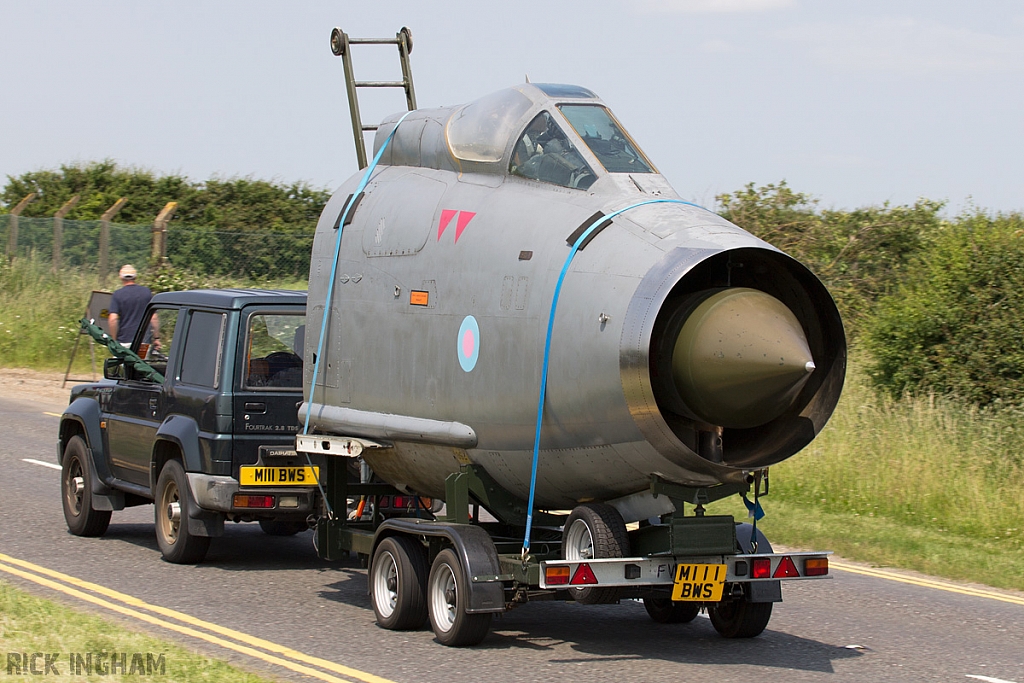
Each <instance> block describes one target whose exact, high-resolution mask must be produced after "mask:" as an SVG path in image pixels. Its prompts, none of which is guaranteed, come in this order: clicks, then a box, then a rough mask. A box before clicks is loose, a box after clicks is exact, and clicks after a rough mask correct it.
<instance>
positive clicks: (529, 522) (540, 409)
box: [522, 199, 707, 560]
mask: <svg viewBox="0 0 1024 683" xmlns="http://www.w3.org/2000/svg"><path fill="white" fill-rule="evenodd" d="M648 204H685V205H687V206H694V207H697V208H698V209H704V207H703V206H700V205H699V204H694V203H693V202H686V201H683V200H682V199H648V200H646V201H642V202H637V203H636V204H631V205H629V206H627V207H626V208H624V209H619V210H618V211H614V212H612V213H610V214H608V215H607V216H599V217H597V218H595V219H594V220H593V221H592V222H591V224H590V226H589V227H588V228H587V229H586V230H584V231H583V234H581V235H580V236H579V237H578V238H577V239H576V242H575V243H573V245H572V249H571V250H570V251H569V256H568V257H566V259H565V265H563V266H562V272H561V273H559V275H558V282H557V283H556V284H555V294H554V296H553V297H552V299H551V313H550V315H549V316H548V331H547V336H546V337H545V339H544V365H543V367H542V370H541V376H540V398H539V399H538V400H537V429H536V432H535V434H534V438H533V465H532V466H531V469H530V500H529V503H528V504H527V508H526V510H527V512H526V536H525V537H524V538H523V555H522V556H523V560H525V559H526V557H527V555H528V554H529V552H530V532H531V530H532V528H533V502H534V496H535V494H536V492H537V466H538V463H539V460H540V428H541V423H542V421H543V419H544V397H545V396H546V394H547V385H548V360H549V359H550V355H551V331H552V330H553V329H554V327H555V311H556V310H557V308H558V296H559V294H561V292H562V281H563V280H565V275H566V273H568V272H569V265H570V264H571V263H572V260H573V258H575V256H576V252H578V251H579V250H580V245H582V244H583V243H584V242H586V240H587V238H588V237H589V236H590V234H591V233H592V232H594V230H595V229H596V228H597V226H599V225H600V224H602V223H604V222H606V221H610V220H612V219H613V218H615V217H616V216H618V215H619V214H621V213H625V212H626V211H629V210H630V209H635V208H637V207H640V206H646V205H648ZM704 210H705V211H707V209H704Z"/></svg>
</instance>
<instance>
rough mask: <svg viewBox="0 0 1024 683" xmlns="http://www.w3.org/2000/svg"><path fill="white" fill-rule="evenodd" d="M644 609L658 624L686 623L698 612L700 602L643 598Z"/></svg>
mask: <svg viewBox="0 0 1024 683" xmlns="http://www.w3.org/2000/svg"><path fill="white" fill-rule="evenodd" d="M644 609H646V610H647V614H649V615H650V617H651V619H654V620H655V621H656V622H658V623H659V624H688V623H690V622H691V621H693V620H694V619H696V618H697V615H698V614H699V613H700V603H699V602H677V601H674V600H672V599H671V598H644Z"/></svg>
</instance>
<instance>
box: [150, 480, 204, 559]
mask: <svg viewBox="0 0 1024 683" xmlns="http://www.w3.org/2000/svg"><path fill="white" fill-rule="evenodd" d="M190 505H192V502H191V501H190V500H189V494H188V481H187V480H186V479H185V469H184V468H183V467H182V466H181V463H180V462H178V461H177V460H168V461H167V464H166V465H164V468H163V469H162V470H160V476H159V478H157V480H156V502H155V508H156V512H155V517H156V542H157V545H158V546H160V554H161V555H163V557H164V559H165V560H167V561H168V562H173V563H174V564H196V563H197V562H202V560H203V558H204V557H206V551H207V550H209V548H210V539H209V537H207V536H193V535H192V534H191V533H189V530H188V511H189V506H190Z"/></svg>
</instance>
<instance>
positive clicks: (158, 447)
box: [149, 415, 203, 491]
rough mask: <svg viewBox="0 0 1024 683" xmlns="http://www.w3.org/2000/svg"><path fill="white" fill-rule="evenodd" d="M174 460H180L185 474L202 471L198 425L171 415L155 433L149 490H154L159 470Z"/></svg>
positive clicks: (189, 419)
mask: <svg viewBox="0 0 1024 683" xmlns="http://www.w3.org/2000/svg"><path fill="white" fill-rule="evenodd" d="M175 458H177V459H178V460H181V465H182V467H184V468H185V471H186V472H201V471H202V469H203V468H202V457H201V454H200V450H199V424H198V423H197V422H196V421H195V420H193V419H192V418H190V417H185V416H184V415H171V416H170V417H168V418H167V419H166V420H164V422H163V424H161V425H160V428H159V429H157V431H156V440H155V441H154V443H153V457H152V461H151V464H150V472H149V481H150V489H151V490H154V491H155V490H156V480H157V478H158V477H159V476H160V470H161V469H163V466H164V465H165V464H166V463H167V461H168V460H172V459H175Z"/></svg>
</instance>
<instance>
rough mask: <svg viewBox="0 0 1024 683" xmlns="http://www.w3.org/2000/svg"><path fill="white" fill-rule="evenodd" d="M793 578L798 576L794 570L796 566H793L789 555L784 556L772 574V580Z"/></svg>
mask: <svg viewBox="0 0 1024 683" xmlns="http://www.w3.org/2000/svg"><path fill="white" fill-rule="evenodd" d="M793 576H800V572H798V571H797V570H796V565H795V564H793V560H792V558H790V556H789V555H785V556H783V558H782V562H779V568H778V569H776V570H775V573H774V574H772V578H773V579H788V578H790V577H793Z"/></svg>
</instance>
